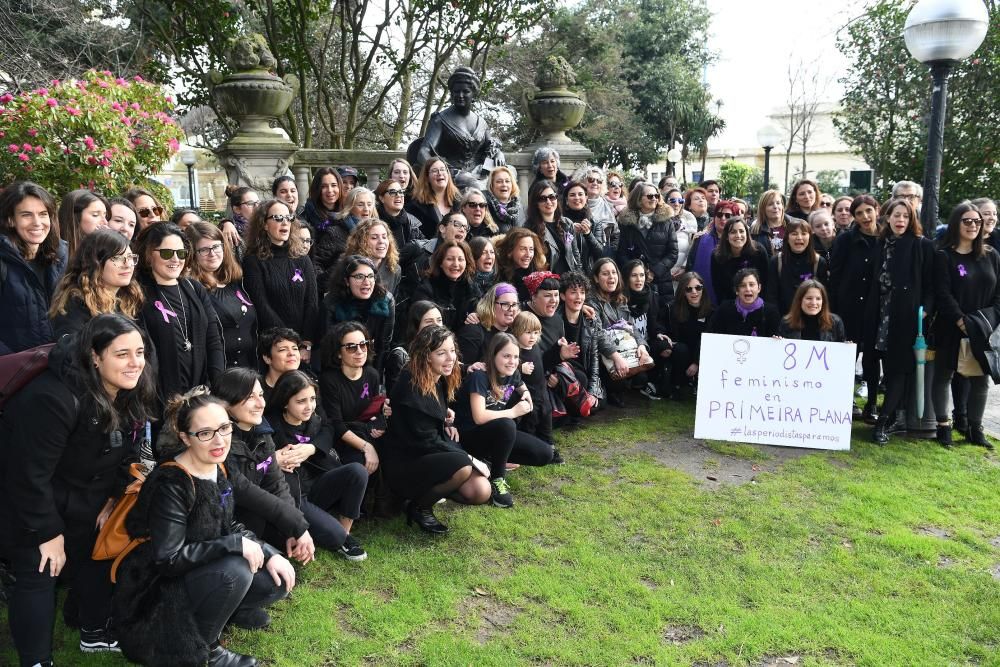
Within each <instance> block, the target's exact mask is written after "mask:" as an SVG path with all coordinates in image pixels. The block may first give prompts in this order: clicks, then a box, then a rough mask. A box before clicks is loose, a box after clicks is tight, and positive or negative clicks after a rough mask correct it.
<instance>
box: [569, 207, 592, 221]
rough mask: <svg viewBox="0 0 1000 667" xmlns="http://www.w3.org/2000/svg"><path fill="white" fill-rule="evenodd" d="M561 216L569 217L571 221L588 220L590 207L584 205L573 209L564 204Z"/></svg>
mask: <svg viewBox="0 0 1000 667" xmlns="http://www.w3.org/2000/svg"><path fill="white" fill-rule="evenodd" d="M563 216H565V217H567V218H569V219H570V220H572V221H573V222H583V221H585V220H586V221H588V222H589V221H590V208H588V207H586V206H584V207H583V208H582V209H580V210H579V211H574V210H573V209H571V208H570V207H568V206H566V207H564V208H563Z"/></svg>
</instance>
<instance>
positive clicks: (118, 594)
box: [113, 466, 277, 667]
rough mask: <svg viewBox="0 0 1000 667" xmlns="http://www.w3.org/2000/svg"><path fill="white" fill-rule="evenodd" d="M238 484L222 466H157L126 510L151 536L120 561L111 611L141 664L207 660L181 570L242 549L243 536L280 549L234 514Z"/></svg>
mask: <svg viewBox="0 0 1000 667" xmlns="http://www.w3.org/2000/svg"><path fill="white" fill-rule="evenodd" d="M234 496H235V493H234V489H233V487H232V486H230V484H229V480H228V479H226V477H225V475H224V474H223V473H222V471H221V470H220V471H219V472H218V478H217V479H216V481H215V482H212V481H210V480H204V479H198V478H194V477H191V476H190V475H188V473H187V472H185V471H184V470H182V469H181V468H177V467H175V466H157V467H156V468H155V469H153V471H152V472H150V473H149V476H148V478H147V479H146V481H145V482H144V483H143V485H142V490H141V491H140V492H139V497H138V500H137V501H136V504H135V506H134V507H133V508H132V511H130V512H129V514H128V517H127V518H126V521H125V525H126V528H127V529H128V532H129V535H130V536H132V537H135V538H140V537H149V538H151V539H150V540H149V541H148V542H145V543H143V544H141V545H139V547H137V548H136V549H134V550H133V551H132V552H131V553H129V555H128V556H127V557H126V558H125V559H124V560H123V561H122V564H121V566H120V567H119V570H118V585H117V586H116V587H115V596H114V603H113V613H114V617H115V625H116V627H117V629H118V632H119V633H120V634H119V643H120V646H121V648H122V653H123V654H124V655H125V657H127V658H128V659H129V660H132V661H134V662H137V663H141V664H143V665H153V666H159V665H162V666H163V667H168V666H169V667H173V666H174V665H184V666H187V665H190V666H192V667H193V666H194V665H202V664H204V663H205V660H206V659H207V656H208V648H209V643H210V642H212V641H214V640H215V637H202V636H201V635H200V633H199V630H198V625H197V623H196V622H195V618H194V614H193V609H192V607H191V604H190V601H189V598H188V594H187V587H186V585H185V583H184V579H183V576H184V575H185V574H187V573H188V572H190V571H191V570H193V569H195V568H197V567H200V566H202V565H207V564H209V563H212V562H214V561H217V560H219V559H221V558H225V557H227V556H242V555H243V539H244V538H248V539H251V540H253V541H255V542H258V543H259V544H261V547H262V548H263V550H264V558H265V562H266V561H267V560H269V559H270V558H272V557H273V556H275V555H276V554H277V551H276V550H275V549H274V548H272V547H270V546H269V545H267V544H264V543H262V542H260V540H259V539H257V537H256V536H255V535H254V534H253V533H251V532H250V531H248V530H247V529H246V528H245V527H244V526H242V525H240V524H239V523H237V522H236V521H235V520H234V519H233V509H234V506H235V504H236V503H235V502H234V501H233V498H234Z"/></svg>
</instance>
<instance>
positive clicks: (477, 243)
mask: <svg viewBox="0 0 1000 667" xmlns="http://www.w3.org/2000/svg"><path fill="white" fill-rule="evenodd" d="M469 250H471V251H472V260H473V261H474V262H475V263H476V273H475V275H473V277H472V281H473V282H474V283H476V287H478V288H479V291H480V292H482V293H483V294H485V293H486V290H488V289H489V288H490V286H491V285H494V284H496V282H497V251H496V248H495V247H494V245H493V241H491V240H490V239H488V238H486V237H485V236H477V237H476V238H474V239H472V240H471V241H469Z"/></svg>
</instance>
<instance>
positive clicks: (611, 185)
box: [608, 181, 623, 188]
mask: <svg viewBox="0 0 1000 667" xmlns="http://www.w3.org/2000/svg"><path fill="white" fill-rule="evenodd" d="M622 185H623V184H622V182H621V181H608V187H609V188H620V187H622Z"/></svg>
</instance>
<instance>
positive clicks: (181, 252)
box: [156, 248, 188, 261]
mask: <svg viewBox="0 0 1000 667" xmlns="http://www.w3.org/2000/svg"><path fill="white" fill-rule="evenodd" d="M156 252H158V253H159V254H160V259H162V260H163V261H168V260H169V259H170V258H172V257H173V256H174V255H176V256H177V259H180V260H184V259H187V257H188V251H187V250H185V249H184V248H179V249H175V248H157V249H156Z"/></svg>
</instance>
